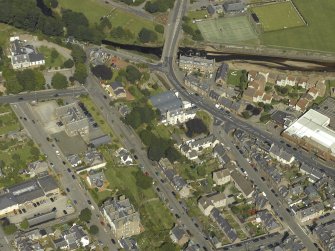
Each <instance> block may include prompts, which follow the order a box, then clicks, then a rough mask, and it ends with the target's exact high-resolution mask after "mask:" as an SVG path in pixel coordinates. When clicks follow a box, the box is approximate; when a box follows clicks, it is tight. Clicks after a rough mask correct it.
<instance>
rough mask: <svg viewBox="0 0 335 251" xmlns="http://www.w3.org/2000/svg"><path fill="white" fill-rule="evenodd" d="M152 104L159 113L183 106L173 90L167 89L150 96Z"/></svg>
mask: <svg viewBox="0 0 335 251" xmlns="http://www.w3.org/2000/svg"><path fill="white" fill-rule="evenodd" d="M150 101H151V103H152V105H153V106H154V107H155V108H157V109H158V110H159V111H160V112H161V113H166V112H167V111H174V110H177V109H180V108H182V107H183V103H182V101H181V100H180V99H179V98H178V97H177V96H176V94H175V93H174V92H173V91H167V92H163V93H160V94H157V95H155V96H152V97H151V98H150Z"/></svg>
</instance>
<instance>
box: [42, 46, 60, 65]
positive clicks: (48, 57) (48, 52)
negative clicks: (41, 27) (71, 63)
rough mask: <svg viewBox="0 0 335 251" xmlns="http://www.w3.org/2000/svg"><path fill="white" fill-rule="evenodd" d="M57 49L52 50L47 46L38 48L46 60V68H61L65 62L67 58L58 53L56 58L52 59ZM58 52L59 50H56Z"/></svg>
mask: <svg viewBox="0 0 335 251" xmlns="http://www.w3.org/2000/svg"><path fill="white" fill-rule="evenodd" d="M54 50H55V49H52V48H50V47H47V46H41V47H39V48H38V51H39V52H40V53H42V54H43V55H44V58H45V66H46V67H48V68H49V67H61V66H62V65H63V63H64V62H65V58H64V57H63V56H62V55H61V54H60V53H59V52H57V53H56V55H57V56H56V57H55V58H53V57H52V52H53V51H54ZM55 51H57V50H55Z"/></svg>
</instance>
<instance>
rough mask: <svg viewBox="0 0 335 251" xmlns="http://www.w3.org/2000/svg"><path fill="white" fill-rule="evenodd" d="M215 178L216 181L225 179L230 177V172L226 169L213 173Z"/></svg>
mask: <svg viewBox="0 0 335 251" xmlns="http://www.w3.org/2000/svg"><path fill="white" fill-rule="evenodd" d="M214 175H215V176H216V177H217V178H218V179H222V178H225V177H227V176H230V172H229V170H228V169H226V168H225V169H221V170H219V171H216V172H213V176H214Z"/></svg>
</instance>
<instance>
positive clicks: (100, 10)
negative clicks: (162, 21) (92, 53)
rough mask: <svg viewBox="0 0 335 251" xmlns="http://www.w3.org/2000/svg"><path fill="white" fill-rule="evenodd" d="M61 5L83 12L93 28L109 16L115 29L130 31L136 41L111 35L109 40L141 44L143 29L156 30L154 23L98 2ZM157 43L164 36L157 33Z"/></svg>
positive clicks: (71, 1) (84, 0)
mask: <svg viewBox="0 0 335 251" xmlns="http://www.w3.org/2000/svg"><path fill="white" fill-rule="evenodd" d="M59 5H60V6H62V7H63V8H66V9H71V10H73V11H77V12H81V13H83V14H85V15H86V17H87V18H88V20H89V22H90V24H91V25H92V26H93V25H94V24H95V23H99V21H100V19H101V18H102V17H104V16H108V18H109V20H110V22H111V23H112V26H113V28H115V27H117V26H121V27H123V28H124V29H128V30H129V31H130V32H131V33H133V35H134V41H123V40H119V39H114V38H112V37H111V36H110V35H107V39H109V40H112V41H115V42H120V43H127V44H134V43H139V41H138V39H137V34H138V33H139V31H140V30H141V29H142V28H147V29H150V30H154V27H155V24H156V23H154V22H151V21H148V20H146V19H144V18H141V17H139V16H136V15H133V14H131V13H128V12H125V11H123V10H120V9H116V8H113V7H112V6H111V5H107V4H104V3H102V2H99V1H96V0H81V1H80V4H78V1H77V0H59ZM157 35H158V41H157V43H159V44H162V43H163V35H162V34H160V33H157Z"/></svg>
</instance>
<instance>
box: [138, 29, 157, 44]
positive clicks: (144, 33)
mask: <svg viewBox="0 0 335 251" xmlns="http://www.w3.org/2000/svg"><path fill="white" fill-rule="evenodd" d="M138 38H139V39H140V41H141V42H142V43H148V42H155V41H156V40H157V38H158V37H157V33H156V32H154V31H152V30H149V29H147V28H142V29H141V31H140V32H139V33H138Z"/></svg>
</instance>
